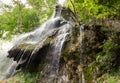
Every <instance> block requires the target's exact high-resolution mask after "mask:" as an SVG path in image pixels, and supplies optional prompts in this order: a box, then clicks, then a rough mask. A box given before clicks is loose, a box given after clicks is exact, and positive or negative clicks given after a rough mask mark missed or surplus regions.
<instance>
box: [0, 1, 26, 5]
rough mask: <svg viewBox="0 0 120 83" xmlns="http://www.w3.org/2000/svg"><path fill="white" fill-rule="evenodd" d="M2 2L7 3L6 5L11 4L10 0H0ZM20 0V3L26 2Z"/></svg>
mask: <svg viewBox="0 0 120 83" xmlns="http://www.w3.org/2000/svg"><path fill="white" fill-rule="evenodd" d="M1 1H2V2H3V3H5V4H8V5H12V0H1ZM20 1H22V3H24V4H25V3H26V0H20Z"/></svg>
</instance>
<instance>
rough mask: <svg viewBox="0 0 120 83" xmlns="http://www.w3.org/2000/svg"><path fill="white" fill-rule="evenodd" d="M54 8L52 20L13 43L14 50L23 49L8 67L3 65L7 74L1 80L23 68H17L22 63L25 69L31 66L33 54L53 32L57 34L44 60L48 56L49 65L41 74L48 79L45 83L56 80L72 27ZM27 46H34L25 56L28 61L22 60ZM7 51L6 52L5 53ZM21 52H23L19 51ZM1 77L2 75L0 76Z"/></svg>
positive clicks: (66, 78)
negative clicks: (63, 50) (54, 12)
mask: <svg viewBox="0 0 120 83" xmlns="http://www.w3.org/2000/svg"><path fill="white" fill-rule="evenodd" d="M56 8H58V9H57V10H56V11H57V14H55V16H52V18H50V19H49V20H47V21H46V22H45V23H44V24H43V25H41V26H40V27H38V29H36V30H34V31H31V32H29V33H25V34H22V35H20V36H19V37H18V38H17V39H16V40H15V41H14V43H13V48H15V49H17V48H19V46H20V45H21V44H25V45H23V47H21V48H20V50H19V52H18V53H17V54H16V55H15V56H12V58H13V60H15V58H14V57H17V58H18V59H17V60H15V61H12V62H11V61H10V62H11V63H9V64H8V65H9V66H7V64H5V65H6V66H7V67H6V68H5V69H7V70H5V71H7V72H6V74H4V77H3V78H2V79H6V78H8V77H10V76H12V75H14V74H15V73H17V72H18V71H20V70H22V68H23V67H22V68H19V67H18V66H19V65H21V64H23V63H27V64H26V65H24V66H26V68H27V67H28V66H29V65H30V64H31V62H32V60H33V57H34V56H35V54H36V53H37V52H38V51H39V49H40V48H42V47H43V45H44V42H45V41H46V39H47V38H48V37H49V36H51V35H53V33H54V32H55V31H57V34H56V36H55V37H54V40H53V41H52V46H51V47H52V48H51V49H50V52H49V53H48V55H47V56H46V59H47V57H48V56H49V57H50V59H49V63H48V66H47V67H45V68H44V69H43V71H42V72H44V74H46V75H47V77H48V78H50V80H49V79H47V80H46V81H47V82H46V83H51V82H52V81H51V77H52V79H53V80H54V79H56V78H57V76H58V74H59V73H58V71H59V63H60V59H61V51H62V48H63V45H64V43H65V41H66V38H67V36H68V35H69V34H70V30H71V28H72V27H73V26H72V25H71V22H69V21H67V22H63V18H61V10H62V9H61V8H59V6H56ZM61 21H62V23H61ZM64 21H65V20H64ZM26 45H27V46H26ZM29 45H34V48H33V49H32V52H30V53H29V54H28V55H27V56H29V59H23V57H24V55H25V53H26V52H27V50H28V49H29V47H30V46H29ZM8 50H9V49H8ZM8 50H6V53H7V51H8ZM21 50H23V51H21ZM4 55H7V54H4ZM39 56H40V55H39ZM5 59H6V56H5ZM8 61H9V60H8ZM0 62H2V61H1V60H0ZM0 67H1V66H0ZM0 72H1V70H0ZM0 74H1V73H0ZM1 75H3V74H1ZM61 79H63V80H64V81H67V80H68V76H67V75H63V76H61ZM48 81H49V82H48ZM61 83H62V81H61Z"/></svg>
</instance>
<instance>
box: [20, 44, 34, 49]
mask: <svg viewBox="0 0 120 83" xmlns="http://www.w3.org/2000/svg"><path fill="white" fill-rule="evenodd" d="M35 46H36V44H27V43H22V44H20V45H19V46H18V47H19V48H20V49H23V50H24V49H25V50H33V49H34V48H35Z"/></svg>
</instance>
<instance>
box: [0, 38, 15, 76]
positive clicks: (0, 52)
mask: <svg viewBox="0 0 120 83" xmlns="http://www.w3.org/2000/svg"><path fill="white" fill-rule="evenodd" d="M12 46H13V45H12V43H11V42H7V41H4V40H1V41H0V78H1V77H2V76H3V75H4V74H5V73H6V71H7V69H8V68H9V67H10V64H11V63H12V62H13V61H12V60H10V59H8V58H6V56H7V55H8V53H7V51H8V50H10V48H11V47H12Z"/></svg>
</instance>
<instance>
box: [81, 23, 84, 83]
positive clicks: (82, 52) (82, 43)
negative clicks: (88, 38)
mask: <svg viewBox="0 0 120 83" xmlns="http://www.w3.org/2000/svg"><path fill="white" fill-rule="evenodd" d="M84 29H85V25H84V24H83V25H81V26H80V41H81V43H80V48H81V52H80V65H82V64H83V57H84V40H83V38H84ZM81 67H82V66H81ZM81 83H85V78H84V72H83V71H81Z"/></svg>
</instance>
